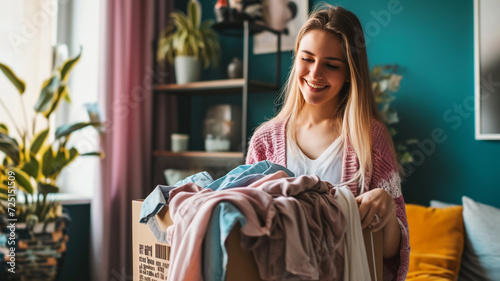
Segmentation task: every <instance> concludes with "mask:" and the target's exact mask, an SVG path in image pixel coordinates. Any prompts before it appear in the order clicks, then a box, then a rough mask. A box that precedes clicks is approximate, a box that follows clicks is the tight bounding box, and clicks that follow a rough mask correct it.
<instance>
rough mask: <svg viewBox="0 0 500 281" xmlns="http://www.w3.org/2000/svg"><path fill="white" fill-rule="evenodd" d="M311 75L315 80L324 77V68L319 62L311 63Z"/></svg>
mask: <svg viewBox="0 0 500 281" xmlns="http://www.w3.org/2000/svg"><path fill="white" fill-rule="evenodd" d="M309 76H311V78H312V79H314V80H320V79H322V78H323V70H322V69H321V66H320V65H319V64H318V63H314V64H312V65H311V68H310V69H309Z"/></svg>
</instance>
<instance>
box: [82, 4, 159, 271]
mask: <svg viewBox="0 0 500 281" xmlns="http://www.w3.org/2000/svg"><path fill="white" fill-rule="evenodd" d="M101 8H102V14H101V20H102V21H103V22H104V24H103V26H105V28H103V34H102V37H101V50H102V51H101V52H102V53H101V54H100V61H101V65H100V72H99V83H100V93H99V96H100V102H101V104H105V115H106V130H105V134H104V136H103V142H102V143H103V148H102V149H103V151H104V153H105V155H106V157H105V158H104V159H103V160H102V163H101V166H102V183H101V186H100V187H99V188H96V190H95V198H94V200H93V202H92V248H93V251H92V258H91V260H92V279H93V280H131V276H132V249H131V243H132V242H131V241H132V237H131V233H132V231H131V202H132V200H133V199H139V198H144V195H145V194H146V192H147V193H149V191H150V189H151V188H150V187H149V186H148V182H149V180H148V176H149V173H150V172H149V163H150V159H149V151H150V137H149V136H150V135H151V134H150V127H151V126H150V119H151V118H150V117H151V116H150V115H151V114H150V112H151V110H150V108H151V87H152V79H151V73H152V72H153V71H152V69H153V67H152V65H151V64H152V50H151V42H152V39H153V20H154V18H155V17H154V12H155V9H154V2H153V1H133V0H106V1H102V4H101ZM84 53H85V50H84ZM84 56H85V55H84ZM143 189H146V190H147V191H146V192H145V190H143Z"/></svg>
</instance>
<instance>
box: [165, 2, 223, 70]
mask: <svg viewBox="0 0 500 281" xmlns="http://www.w3.org/2000/svg"><path fill="white" fill-rule="evenodd" d="M212 24H213V21H212V20H205V21H204V22H203V23H201V6H200V3H199V2H198V1H196V0H190V1H189V3H188V5H187V14H185V13H183V12H182V11H175V12H172V13H171V14H170V19H169V24H168V25H167V26H166V27H165V28H164V29H163V31H162V32H161V36H160V39H159V41H158V51H157V60H158V62H159V63H160V64H162V63H163V62H164V61H165V59H167V60H168V61H169V62H170V63H173V61H174V57H176V56H193V57H196V58H198V59H202V60H203V62H204V64H205V68H207V67H208V66H210V63H213V64H214V65H216V64H217V62H218V60H219V57H220V46H219V41H218V40H217V34H216V33H215V32H214V30H212V29H211V26H212Z"/></svg>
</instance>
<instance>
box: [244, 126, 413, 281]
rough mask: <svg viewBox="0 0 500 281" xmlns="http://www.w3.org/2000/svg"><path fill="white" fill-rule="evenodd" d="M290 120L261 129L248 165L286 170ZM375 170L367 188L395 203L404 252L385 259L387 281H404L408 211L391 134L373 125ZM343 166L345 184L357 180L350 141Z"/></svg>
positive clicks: (353, 186) (352, 186)
mask: <svg viewBox="0 0 500 281" xmlns="http://www.w3.org/2000/svg"><path fill="white" fill-rule="evenodd" d="M287 121H288V119H287V118H276V119H273V120H270V121H268V122H267V123H265V124H264V125H263V126H261V127H260V128H259V129H258V130H257V131H256V132H255V133H254V135H253V136H252V139H251V141H250V145H249V149H248V153H247V159H246V163H247V164H253V163H256V162H259V161H262V160H269V161H271V162H274V163H276V164H280V165H283V166H285V167H286V125H287ZM371 128H372V135H371V139H372V150H373V170H372V171H371V173H370V174H369V175H367V176H366V181H365V186H367V187H368V190H372V189H374V188H383V189H384V190H386V191H387V192H388V193H389V194H390V195H391V196H392V197H393V198H394V201H395V203H396V207H397V210H396V214H397V217H398V222H399V225H400V228H401V249H400V254H399V256H398V255H397V256H395V257H394V258H392V259H384V280H398V281H403V280H405V278H406V274H407V272H408V266H409V257H410V245H409V235H408V222H407V220H406V209H405V203H404V199H403V196H402V193H401V182H400V178H399V174H398V167H397V164H396V163H395V162H394V160H393V154H392V150H391V147H390V146H389V142H388V140H389V139H388V138H389V137H390V136H389V133H388V132H387V128H386V127H385V125H383V124H382V123H380V122H379V121H376V120H373V121H372V126H371ZM343 157H344V158H343V163H342V182H346V181H348V180H350V179H352V178H353V177H354V175H355V174H356V172H357V171H358V169H359V163H358V159H357V156H356V153H355V151H354V149H353V147H352V145H351V144H350V143H349V142H348V141H347V142H346V145H345V146H344V152H343ZM349 188H350V189H351V191H352V192H353V194H354V196H357V194H358V186H357V183H355V182H354V183H352V184H349Z"/></svg>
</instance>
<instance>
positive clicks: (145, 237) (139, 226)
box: [132, 200, 383, 281]
mask: <svg viewBox="0 0 500 281" xmlns="http://www.w3.org/2000/svg"><path fill="white" fill-rule="evenodd" d="M141 206H142V200H134V201H132V247H133V251H132V252H133V267H134V268H133V276H134V279H133V280H134V281H160V280H167V274H168V268H169V267H170V263H169V256H170V245H168V244H166V243H160V242H158V241H157V240H156V237H155V236H154V234H153V233H152V232H151V230H150V229H149V226H148V225H147V224H143V223H139V215H140V212H141ZM155 219H156V220H157V221H158V225H159V226H160V229H162V230H163V231H165V230H166V229H167V227H168V226H169V225H171V224H172V223H173V222H172V219H171V218H170V214H169V213H168V207H164V208H163V209H162V210H161V211H160V212H159V213H158V214H157V215H156V217H155ZM363 236H364V240H365V246H366V253H367V255H368V264H369V266H370V272H371V275H372V279H373V280H383V277H382V271H383V269H382V262H383V259H382V247H383V245H382V241H383V237H382V231H379V232H376V233H374V235H373V239H374V250H375V264H376V269H377V271H376V272H377V279H375V278H373V277H374V271H373V262H372V253H371V251H372V246H371V239H370V235H369V231H368V230H365V231H364V232H363ZM240 237H241V234H240V226H239V225H238V224H237V225H236V226H235V228H234V229H233V230H232V231H231V233H229V236H228V238H227V241H226V249H227V254H228V264H227V272H226V280H228V281H261V280H262V279H261V278H260V277H259V273H258V272H259V271H258V268H257V263H256V262H255V260H254V258H253V255H252V254H251V252H248V251H245V250H243V249H242V248H241V247H240V244H239V241H240Z"/></svg>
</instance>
